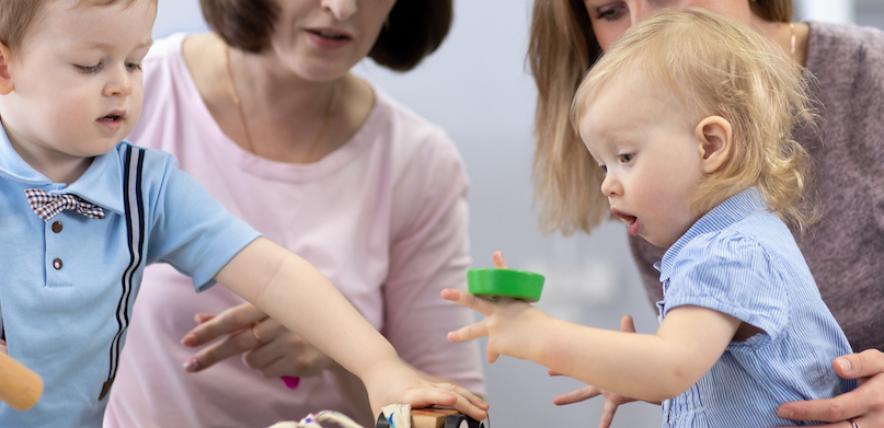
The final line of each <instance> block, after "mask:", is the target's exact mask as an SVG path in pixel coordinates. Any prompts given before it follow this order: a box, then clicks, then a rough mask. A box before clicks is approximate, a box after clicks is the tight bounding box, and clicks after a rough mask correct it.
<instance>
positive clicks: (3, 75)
mask: <svg viewBox="0 0 884 428" xmlns="http://www.w3.org/2000/svg"><path fill="white" fill-rule="evenodd" d="M11 54H12V51H11V50H10V49H9V47H8V46H6V43H2V42H0V95H8V94H9V93H10V92H12V90H13V88H14V85H13V83H12V72H11V71H10V69H9V68H10V67H9V63H10V62H11V61H12V56H11Z"/></svg>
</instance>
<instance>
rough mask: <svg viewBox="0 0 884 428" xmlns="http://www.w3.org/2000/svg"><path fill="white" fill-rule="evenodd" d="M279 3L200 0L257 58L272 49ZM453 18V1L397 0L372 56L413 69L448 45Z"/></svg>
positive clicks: (212, 23)
mask: <svg viewBox="0 0 884 428" xmlns="http://www.w3.org/2000/svg"><path fill="white" fill-rule="evenodd" d="M277 1H285V0H200V6H201V7H202V11H203V17H204V18H205V19H206V22H207V23H208V24H209V27H211V28H212V30H214V31H215V32H216V33H218V35H219V36H221V38H222V39H224V41H225V42H226V43H227V44H228V45H230V46H232V47H234V48H237V49H242V50H244V51H248V52H254V53H258V52H262V51H264V50H265V49H267V48H268V47H269V45H270V37H271V36H272V34H273V30H274V27H275V24H276V17H277V15H278V13H279V6H278V5H277V3H276V2H277ZM452 15H453V12H452V0H398V1H397V2H396V4H395V5H394V6H393V9H392V10H391V11H390V15H389V16H388V18H387V22H386V23H384V27H383V28H382V29H381V33H380V34H379V35H378V39H377V41H376V42H375V44H374V46H372V48H371V51H370V52H369V53H368V56H369V57H370V58H371V59H373V60H374V61H375V62H377V63H378V64H380V65H383V66H385V67H387V68H390V69H392V70H396V71H408V70H411V69H412V68H414V67H415V66H417V65H418V64H419V63H420V62H421V60H423V59H424V57H426V56H427V55H429V54H431V53H433V51H435V50H436V48H438V47H439V45H440V44H442V41H443V40H445V36H447V35H448V30H449V29H450V28H451V20H452Z"/></svg>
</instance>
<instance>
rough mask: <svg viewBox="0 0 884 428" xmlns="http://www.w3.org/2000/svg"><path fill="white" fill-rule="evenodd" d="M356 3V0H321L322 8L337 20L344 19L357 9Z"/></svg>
mask: <svg viewBox="0 0 884 428" xmlns="http://www.w3.org/2000/svg"><path fill="white" fill-rule="evenodd" d="M356 3H357V0H322V8H323V9H326V10H328V11H329V12H331V14H332V15H334V17H335V19H337V20H338V21H346V20H347V19H349V18H350V17H351V16H353V15H354V14H355V13H356V11H357V10H359V7H358V6H357V5H356Z"/></svg>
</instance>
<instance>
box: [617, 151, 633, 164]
mask: <svg viewBox="0 0 884 428" xmlns="http://www.w3.org/2000/svg"><path fill="white" fill-rule="evenodd" d="M617 157H618V158H619V159H620V163H629V162H631V161H632V158H633V157H634V156H633V154H632V153H624V154H621V155H618V156H617Z"/></svg>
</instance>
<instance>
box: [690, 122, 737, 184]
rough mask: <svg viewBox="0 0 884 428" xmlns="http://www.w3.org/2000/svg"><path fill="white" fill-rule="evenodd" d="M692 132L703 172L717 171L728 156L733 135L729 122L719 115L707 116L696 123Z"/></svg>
mask: <svg viewBox="0 0 884 428" xmlns="http://www.w3.org/2000/svg"><path fill="white" fill-rule="evenodd" d="M694 133H695V134H696V135H695V136H696V137H697V141H698V143H699V144H698V146H697V149H698V150H699V152H700V157H701V164H702V167H703V173H705V174H710V173H713V172H715V171H717V170H718V169H719V168H721V166H722V165H724V163H725V162H726V161H727V160H728V157H730V152H731V144H732V143H733V135H734V134H733V128H731V124H730V122H728V121H727V119H725V118H723V117H721V116H709V117H707V118H705V119H703V120H701V121H700V123H699V124H697V127H696V129H695V130H694Z"/></svg>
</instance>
